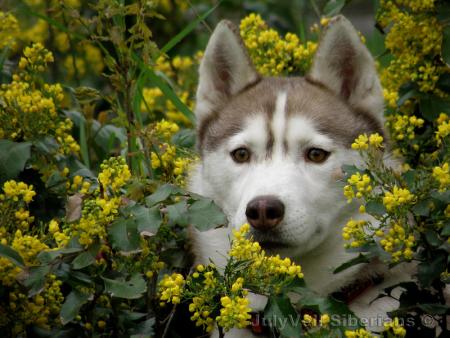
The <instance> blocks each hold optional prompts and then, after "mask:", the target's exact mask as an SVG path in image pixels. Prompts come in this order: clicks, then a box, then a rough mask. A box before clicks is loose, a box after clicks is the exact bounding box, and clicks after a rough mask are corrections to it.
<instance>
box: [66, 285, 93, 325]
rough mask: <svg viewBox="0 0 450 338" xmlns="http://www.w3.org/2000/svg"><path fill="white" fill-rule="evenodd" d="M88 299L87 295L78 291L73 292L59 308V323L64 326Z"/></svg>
mask: <svg viewBox="0 0 450 338" xmlns="http://www.w3.org/2000/svg"><path fill="white" fill-rule="evenodd" d="M88 299H89V295H88V294H85V293H82V292H80V291H78V290H73V291H72V292H71V293H69V295H68V296H67V297H66V300H65V301H64V304H63V305H62V306H61V312H60V316H61V323H62V324H63V325H66V324H67V323H69V322H70V321H72V320H73V319H74V318H75V317H76V316H77V315H78V312H80V309H81V307H82V306H83V304H84V303H86V302H87V300H88Z"/></svg>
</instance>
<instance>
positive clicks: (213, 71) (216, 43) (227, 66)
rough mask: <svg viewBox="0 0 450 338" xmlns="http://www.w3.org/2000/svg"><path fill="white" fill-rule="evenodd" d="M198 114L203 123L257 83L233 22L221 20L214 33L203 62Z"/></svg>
mask: <svg viewBox="0 0 450 338" xmlns="http://www.w3.org/2000/svg"><path fill="white" fill-rule="evenodd" d="M199 73H200V74H199V84H198V89H197V104H196V109H195V114H196V117H197V122H201V121H202V120H203V119H204V118H206V117H207V116H208V115H209V114H210V113H212V112H213V111H215V110H217V109H219V108H220V107H221V106H223V105H224V103H226V101H227V100H229V98H230V97H231V96H233V95H235V94H237V93H239V92H240V91H241V90H242V89H244V88H245V87H247V86H248V85H250V84H252V83H254V82H256V81H258V79H259V74H258V73H257V72H256V70H255V68H254V66H253V64H252V62H251V60H250V58H249V56H248V54H247V50H246V48H245V46H244V43H243V41H242V39H241V37H240V36H239V30H238V29H237V27H235V26H234V25H233V24H232V23H231V22H230V21H227V20H223V21H221V22H220V23H219V24H218V25H217V27H216V29H215V30H214V32H213V34H212V36H211V38H210V39H209V42H208V45H207V46H206V50H205V54H204V56H203V59H202V61H201V63H200V70H199Z"/></svg>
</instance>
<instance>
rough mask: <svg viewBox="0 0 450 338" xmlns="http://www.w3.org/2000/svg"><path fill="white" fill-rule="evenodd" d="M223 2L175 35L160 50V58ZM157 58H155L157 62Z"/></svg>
mask: <svg viewBox="0 0 450 338" xmlns="http://www.w3.org/2000/svg"><path fill="white" fill-rule="evenodd" d="M221 2H222V0H220V1H218V2H217V3H216V4H215V5H214V6H213V7H211V8H210V9H209V10H207V11H206V12H205V13H203V14H202V15H200V16H198V17H197V19H195V20H194V21H192V22H190V23H189V24H188V25H187V26H186V27H185V28H184V29H183V30H182V31H181V32H179V33H178V34H177V35H175V36H174V37H173V38H172V39H170V41H169V42H167V43H166V44H165V45H164V46H163V47H162V48H161V50H160V54H158V57H159V56H160V55H162V54H166V53H167V52H168V51H169V50H171V49H172V48H173V47H175V46H176V45H177V44H178V43H179V42H180V41H181V40H183V39H184V38H185V37H186V36H187V35H188V34H189V33H190V32H192V31H193V30H194V29H195V28H196V27H197V26H198V24H199V23H200V22H202V21H203V20H205V19H206V18H207V17H208V16H209V15H210V14H211V13H212V12H214V11H215V9H216V8H217V7H218V6H219V5H220V3H221ZM156 59H157V57H156V58H155V60H156Z"/></svg>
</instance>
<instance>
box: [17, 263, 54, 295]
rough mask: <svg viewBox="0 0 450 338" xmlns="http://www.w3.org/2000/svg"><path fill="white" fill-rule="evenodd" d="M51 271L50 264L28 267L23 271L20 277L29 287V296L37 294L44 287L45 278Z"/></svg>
mask: <svg viewBox="0 0 450 338" xmlns="http://www.w3.org/2000/svg"><path fill="white" fill-rule="evenodd" d="M49 272H50V266H48V265H41V266H33V267H30V268H27V269H26V270H24V271H23V272H22V273H21V275H20V277H19V279H20V280H21V282H22V284H23V285H25V286H26V287H27V288H28V289H29V291H28V296H29V297H32V296H34V295H37V294H38V293H40V292H41V291H42V290H43V289H44V286H45V279H46V276H47V274H48V273H49Z"/></svg>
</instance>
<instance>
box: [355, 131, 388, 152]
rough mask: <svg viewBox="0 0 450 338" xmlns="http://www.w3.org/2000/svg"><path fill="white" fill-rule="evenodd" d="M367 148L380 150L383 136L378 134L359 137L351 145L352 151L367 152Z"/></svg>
mask: <svg viewBox="0 0 450 338" xmlns="http://www.w3.org/2000/svg"><path fill="white" fill-rule="evenodd" d="M369 146H372V147H373V148H381V147H382V146H383V136H381V135H380V134H378V133H374V134H370V135H369V136H367V135H366V134H361V135H359V136H358V137H357V138H356V139H355V141H354V142H353V143H352V149H354V150H367V149H369Z"/></svg>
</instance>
